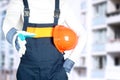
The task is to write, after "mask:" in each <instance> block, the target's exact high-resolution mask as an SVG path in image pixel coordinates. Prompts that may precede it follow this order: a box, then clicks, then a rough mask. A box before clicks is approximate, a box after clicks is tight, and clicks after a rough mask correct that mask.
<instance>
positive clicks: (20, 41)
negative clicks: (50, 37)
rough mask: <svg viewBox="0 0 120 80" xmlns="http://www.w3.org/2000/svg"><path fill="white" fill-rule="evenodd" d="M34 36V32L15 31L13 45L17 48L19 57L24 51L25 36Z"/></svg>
mask: <svg viewBox="0 0 120 80" xmlns="http://www.w3.org/2000/svg"><path fill="white" fill-rule="evenodd" d="M34 36H35V34H33V33H29V32H26V31H17V33H16V34H15V35H14V39H13V46H14V47H15V48H16V49H17V51H18V53H19V56H20V57H22V55H24V54H25V51H26V46H25V45H26V38H30V37H34Z"/></svg>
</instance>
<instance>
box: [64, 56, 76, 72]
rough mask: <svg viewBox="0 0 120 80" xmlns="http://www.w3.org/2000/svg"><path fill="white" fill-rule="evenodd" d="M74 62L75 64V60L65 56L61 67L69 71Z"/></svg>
mask: <svg viewBox="0 0 120 80" xmlns="http://www.w3.org/2000/svg"><path fill="white" fill-rule="evenodd" d="M74 64H75V62H73V61H72V60H70V59H68V58H67V59H66V60H65V62H64V64H63V67H64V69H65V71H66V72H68V73H69V72H70V71H71V69H72V67H73V65H74Z"/></svg>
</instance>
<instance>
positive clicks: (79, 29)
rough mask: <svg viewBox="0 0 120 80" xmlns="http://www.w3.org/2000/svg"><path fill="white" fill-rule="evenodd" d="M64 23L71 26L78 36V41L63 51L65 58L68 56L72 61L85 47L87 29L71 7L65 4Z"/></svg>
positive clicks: (74, 60)
mask: <svg viewBox="0 0 120 80" xmlns="http://www.w3.org/2000/svg"><path fill="white" fill-rule="evenodd" d="M64 12H66V13H65V23H66V24H67V26H68V27H69V28H71V29H72V30H73V31H74V32H75V33H76V34H77V36H78V43H77V45H76V47H75V48H74V49H72V50H68V51H65V56H66V55H67V56H66V58H69V59H70V60H72V61H73V62H76V60H77V59H78V58H79V56H80V53H81V52H82V50H83V48H84V47H85V44H86V41H87V31H86V30H85V28H84V27H83V26H82V24H81V22H80V21H81V20H80V17H78V16H76V15H75V14H74V12H73V11H72V9H70V7H69V6H68V5H67V6H66V7H65V11H64Z"/></svg>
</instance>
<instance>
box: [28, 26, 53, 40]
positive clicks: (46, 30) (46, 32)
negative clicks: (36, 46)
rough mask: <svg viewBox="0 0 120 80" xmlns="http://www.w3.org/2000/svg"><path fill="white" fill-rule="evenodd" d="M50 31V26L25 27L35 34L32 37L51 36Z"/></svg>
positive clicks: (51, 29)
mask: <svg viewBox="0 0 120 80" xmlns="http://www.w3.org/2000/svg"><path fill="white" fill-rule="evenodd" d="M52 31H53V28H52V27H42V28H38V27H37V28H36V27H27V32H30V33H34V34H36V36H35V37H34V38H40V37H52Z"/></svg>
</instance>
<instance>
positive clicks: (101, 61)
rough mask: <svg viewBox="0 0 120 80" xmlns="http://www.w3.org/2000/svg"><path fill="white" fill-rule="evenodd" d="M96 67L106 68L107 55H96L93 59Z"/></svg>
mask: <svg viewBox="0 0 120 80" xmlns="http://www.w3.org/2000/svg"><path fill="white" fill-rule="evenodd" d="M93 62H94V63H93V65H94V69H104V68H105V64H106V57H105V56H95V57H94V61H93Z"/></svg>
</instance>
